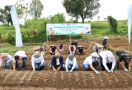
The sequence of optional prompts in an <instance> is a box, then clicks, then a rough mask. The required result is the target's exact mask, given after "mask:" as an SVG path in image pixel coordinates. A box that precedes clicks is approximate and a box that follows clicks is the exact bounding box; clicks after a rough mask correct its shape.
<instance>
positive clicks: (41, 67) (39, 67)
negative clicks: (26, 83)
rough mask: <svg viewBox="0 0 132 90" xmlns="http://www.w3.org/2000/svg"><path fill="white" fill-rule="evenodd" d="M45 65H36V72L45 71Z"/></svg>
mask: <svg viewBox="0 0 132 90" xmlns="http://www.w3.org/2000/svg"><path fill="white" fill-rule="evenodd" d="M44 67H45V66H44V64H43V65H41V63H35V70H36V71H40V70H44Z"/></svg>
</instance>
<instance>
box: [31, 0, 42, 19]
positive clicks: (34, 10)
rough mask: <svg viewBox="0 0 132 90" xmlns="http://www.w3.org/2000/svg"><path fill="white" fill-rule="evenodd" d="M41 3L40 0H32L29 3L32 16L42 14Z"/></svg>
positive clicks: (35, 16) (37, 16)
mask: <svg viewBox="0 0 132 90" xmlns="http://www.w3.org/2000/svg"><path fill="white" fill-rule="evenodd" d="M43 8H44V7H43V4H42V3H41V1H40V0H32V3H31V5H30V14H31V16H33V18H39V17H40V16H41V14H42V10H43Z"/></svg>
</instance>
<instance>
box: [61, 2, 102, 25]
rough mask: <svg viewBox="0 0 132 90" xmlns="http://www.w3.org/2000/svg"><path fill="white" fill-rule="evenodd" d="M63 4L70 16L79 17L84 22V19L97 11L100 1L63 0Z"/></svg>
mask: <svg viewBox="0 0 132 90" xmlns="http://www.w3.org/2000/svg"><path fill="white" fill-rule="evenodd" d="M63 6H64V7H65V9H66V12H67V13H68V14H69V15H70V16H72V17H76V19H78V18H79V17H81V19H82V22H83V23H84V19H86V18H92V17H93V16H94V15H96V14H97V13H98V12H99V9H98V8H99V7H100V3H99V0H64V2H63Z"/></svg>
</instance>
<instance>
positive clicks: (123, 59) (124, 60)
mask: <svg viewBox="0 0 132 90" xmlns="http://www.w3.org/2000/svg"><path fill="white" fill-rule="evenodd" d="M116 55H117V69H119V65H121V67H122V68H123V69H124V71H129V69H130V68H131V67H130V63H131V56H130V55H129V54H128V53H127V52H125V51H123V50H118V51H116Z"/></svg>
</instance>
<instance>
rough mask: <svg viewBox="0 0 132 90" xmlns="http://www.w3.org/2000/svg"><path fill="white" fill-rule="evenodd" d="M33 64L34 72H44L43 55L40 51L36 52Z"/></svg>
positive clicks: (32, 59) (33, 56)
mask: <svg viewBox="0 0 132 90" xmlns="http://www.w3.org/2000/svg"><path fill="white" fill-rule="evenodd" d="M31 64H32V68H33V71H36V70H37V71H40V70H43V69H44V67H45V65H44V57H43V54H41V53H40V52H39V51H35V52H34V54H33V55H32V57H31Z"/></svg>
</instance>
